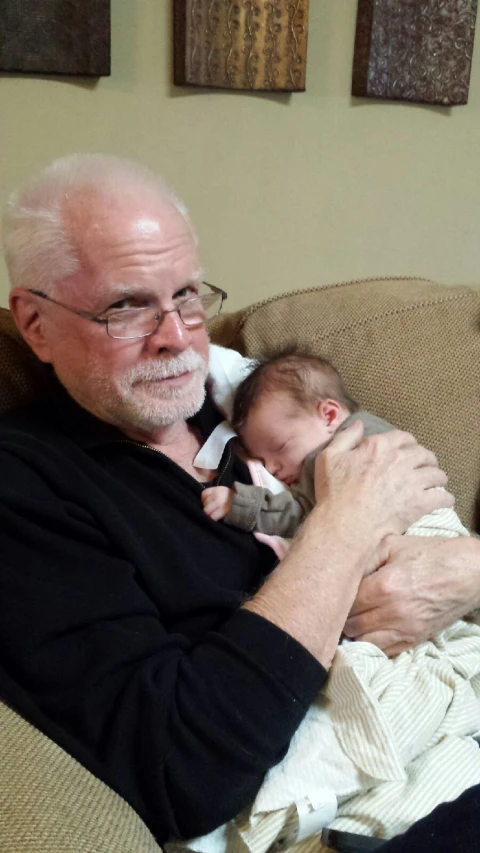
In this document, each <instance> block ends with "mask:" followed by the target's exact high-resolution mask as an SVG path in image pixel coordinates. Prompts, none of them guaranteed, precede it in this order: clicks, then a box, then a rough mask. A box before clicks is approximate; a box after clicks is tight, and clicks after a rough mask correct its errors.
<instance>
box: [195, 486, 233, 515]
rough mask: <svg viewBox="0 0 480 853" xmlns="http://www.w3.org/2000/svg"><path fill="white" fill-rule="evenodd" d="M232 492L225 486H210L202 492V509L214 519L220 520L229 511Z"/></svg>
mask: <svg viewBox="0 0 480 853" xmlns="http://www.w3.org/2000/svg"><path fill="white" fill-rule="evenodd" d="M234 494H235V492H234V491H233V489H227V487H226V486H211V488H210V489H205V490H204V491H203V492H202V504H203V509H204V510H205V512H206V513H207V515H209V516H210V518H213V520H214V521H220V519H221V518H225V516H226V515H227V513H228V512H230V510H231V508H232V502H233V496H234Z"/></svg>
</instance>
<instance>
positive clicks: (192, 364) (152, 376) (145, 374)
mask: <svg viewBox="0 0 480 853" xmlns="http://www.w3.org/2000/svg"><path fill="white" fill-rule="evenodd" d="M207 368H208V362H207V360H206V359H205V358H203V356H201V355H200V353H198V352H196V351H195V350H194V349H192V348H190V349H188V350H185V352H182V353H180V355H177V356H172V357H169V358H159V359H156V360H155V361H149V362H146V363H145V364H138V365H135V367H132V368H130V370H128V371H127V372H126V373H125V374H124V376H123V381H124V382H126V383H127V384H128V385H136V384H138V383H140V382H155V381H157V380H161V379H170V378H171V377H173V376H181V375H182V373H191V372H194V371H197V370H202V371H204V372H205V374H206V373H207Z"/></svg>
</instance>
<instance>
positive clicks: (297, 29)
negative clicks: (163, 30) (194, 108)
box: [174, 0, 318, 92]
mask: <svg viewBox="0 0 480 853" xmlns="http://www.w3.org/2000/svg"><path fill="white" fill-rule="evenodd" d="M317 2H318V0H317ZM307 35H308V0H270V2H265V0H263V2H260V0H174V80H175V83H176V85H177V86H213V87H218V88H222V89H250V90H267V91H274V92H303V91H304V90H305V71H306V61H307Z"/></svg>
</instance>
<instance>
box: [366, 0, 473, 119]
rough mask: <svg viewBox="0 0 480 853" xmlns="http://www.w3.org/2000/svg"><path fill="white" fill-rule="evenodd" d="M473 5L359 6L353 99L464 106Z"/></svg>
mask: <svg viewBox="0 0 480 853" xmlns="http://www.w3.org/2000/svg"><path fill="white" fill-rule="evenodd" d="M476 15H477V0H358V12H357V32H356V38H355V55H354V60H353V80H352V94H353V95H357V96H360V97H368V98H391V99H398V100H403V101H417V102H419V103H424V104H440V105H442V106H454V105H456V104H466V103H467V100H468V87H469V83H470V69H471V64H472V52H473V39H474V35H475V21H476Z"/></svg>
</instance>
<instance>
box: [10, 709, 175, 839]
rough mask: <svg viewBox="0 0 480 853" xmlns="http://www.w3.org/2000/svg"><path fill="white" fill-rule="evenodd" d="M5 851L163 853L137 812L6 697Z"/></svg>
mask: <svg viewBox="0 0 480 853" xmlns="http://www.w3.org/2000/svg"><path fill="white" fill-rule="evenodd" d="M0 850H1V851H2V853H161V849H160V847H159V846H158V844H157V843H156V841H155V839H154V838H153V836H152V835H151V833H150V832H149V830H148V829H147V827H146V826H145V824H144V823H143V821H142V820H141V819H140V818H139V817H138V815H137V814H136V812H134V811H133V809H132V808H131V807H130V806H129V805H128V804H127V803H126V802H125V800H123V799H122V798H121V797H120V796H118V794H116V793H115V792H114V791H112V790H111V789H110V788H108V787H107V785H104V783H103V782H100V781H99V780H98V779H96V778H95V776H92V774H91V773H89V772H88V770H85V768H84V767H82V766H81V764H79V763H78V762H77V761H75V759H73V758H71V756H70V755H68V754H67V753H66V752H64V751H63V749H60V747H59V746H57V745H56V744H54V743H53V741H51V740H49V739H48V738H47V737H45V736H44V735H42V734H41V733H40V732H39V731H37V729H35V728H33V726H31V725H30V723H27V722H25V720H23V719H22V717H20V716H19V715H18V714H16V713H15V712H14V711H12V710H11V709H10V708H8V707H7V705H4V704H3V703H0Z"/></svg>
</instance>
